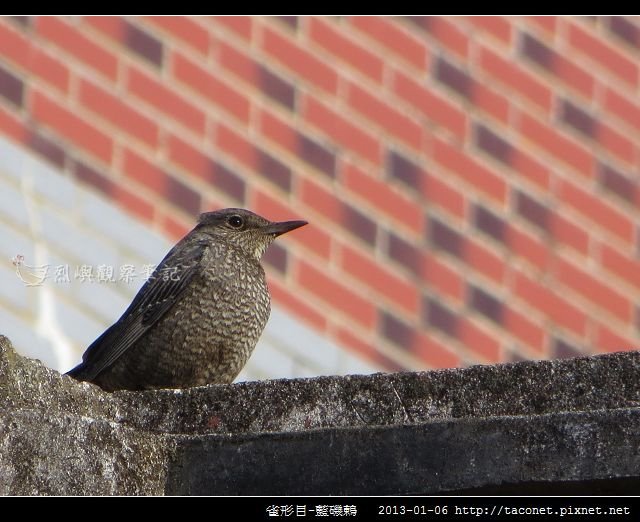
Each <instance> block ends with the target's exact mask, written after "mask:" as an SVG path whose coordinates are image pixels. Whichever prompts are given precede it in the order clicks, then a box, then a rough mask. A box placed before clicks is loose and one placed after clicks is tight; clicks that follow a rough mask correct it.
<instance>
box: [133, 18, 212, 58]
mask: <svg viewBox="0 0 640 522" xmlns="http://www.w3.org/2000/svg"><path fill="white" fill-rule="evenodd" d="M144 20H145V21H146V22H148V23H150V24H152V25H154V26H155V27H158V28H160V29H162V30H163V31H164V32H166V33H168V34H170V35H171V36H173V37H175V38H177V39H179V40H180V41H181V42H183V43H185V44H187V45H188V46H189V47H191V48H192V49H195V50H196V51H199V52H201V53H202V54H205V55H206V54H207V53H208V52H209V32H208V31H207V30H206V29H205V28H204V27H202V26H201V25H199V24H198V23H196V22H195V21H193V20H192V19H191V18H189V17H187V16H145V17H144Z"/></svg>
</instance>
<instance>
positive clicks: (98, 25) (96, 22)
mask: <svg viewBox="0 0 640 522" xmlns="http://www.w3.org/2000/svg"><path fill="white" fill-rule="evenodd" d="M83 22H84V23H85V24H87V25H89V26H91V27H93V28H94V29H97V30H98V31H100V32H101V33H102V34H104V35H107V36H108V37H110V38H111V39H112V40H115V41H116V42H121V43H124V41H125V39H126V36H127V26H126V22H125V21H124V19H123V18H121V17H119V16H86V17H85V18H84V20H83Z"/></svg>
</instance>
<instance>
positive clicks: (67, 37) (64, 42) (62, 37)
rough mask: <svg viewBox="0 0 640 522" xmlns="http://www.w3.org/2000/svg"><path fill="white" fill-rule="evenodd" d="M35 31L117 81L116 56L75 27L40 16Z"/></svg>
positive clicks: (58, 20) (57, 19) (53, 18)
mask: <svg viewBox="0 0 640 522" xmlns="http://www.w3.org/2000/svg"><path fill="white" fill-rule="evenodd" d="M35 29H36V32H37V33H38V34H39V35H40V36H41V37H43V38H45V39H47V40H49V41H51V42H53V43H54V44H55V45H57V46H58V47H60V48H62V49H64V50H65V51H66V52H67V53H69V54H71V55H73V56H75V57H76V58H77V59H78V60H80V61H82V62H83V63H84V64H85V65H87V66H88V67H91V68H92V69H94V70H95V71H97V72H99V73H100V74H103V75H104V76H106V77H108V78H110V79H111V80H115V79H116V77H117V74H118V60H117V58H116V56H115V55H114V54H113V53H111V52H109V51H107V50H106V49H105V48H104V47H102V46H100V45H99V44H97V43H95V42H94V41H93V40H92V39H90V38H88V37H87V36H85V35H84V34H83V33H81V32H80V31H79V30H78V29H76V28H75V27H74V26H73V25H71V24H68V23H66V22H63V21H62V20H60V19H59V18H56V17H53V16H38V17H36V21H35Z"/></svg>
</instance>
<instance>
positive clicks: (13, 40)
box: [0, 17, 32, 65]
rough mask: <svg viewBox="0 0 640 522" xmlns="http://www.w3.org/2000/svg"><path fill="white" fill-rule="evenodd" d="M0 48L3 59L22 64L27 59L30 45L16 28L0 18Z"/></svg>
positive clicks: (30, 48) (30, 49) (30, 50)
mask: <svg viewBox="0 0 640 522" xmlns="http://www.w3.org/2000/svg"><path fill="white" fill-rule="evenodd" d="M3 18H4V17H3ZM0 49H2V58H3V59H7V60H10V61H12V62H14V63H15V64H16V65H22V64H24V63H26V62H27V61H28V60H29V54H30V53H31V52H32V45H31V43H30V42H29V40H28V39H27V38H25V37H24V36H23V35H22V34H21V33H19V32H18V31H17V29H15V28H14V27H13V26H12V25H10V24H8V23H6V22H5V21H4V19H0Z"/></svg>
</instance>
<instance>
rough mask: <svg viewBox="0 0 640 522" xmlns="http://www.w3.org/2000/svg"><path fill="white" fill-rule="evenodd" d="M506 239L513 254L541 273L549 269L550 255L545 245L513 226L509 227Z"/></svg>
mask: <svg viewBox="0 0 640 522" xmlns="http://www.w3.org/2000/svg"><path fill="white" fill-rule="evenodd" d="M508 237H509V240H508V243H509V247H510V248H511V250H512V251H513V253H515V254H516V255H517V256H519V257H522V258H524V259H526V260H527V261H529V262H530V263H531V264H533V266H535V267H536V268H537V269H538V270H540V271H541V272H544V271H546V270H547V269H548V268H549V264H550V261H551V255H550V253H549V248H548V246H547V245H546V244H544V243H542V242H541V241H539V240H538V239H536V238H534V237H533V236H531V235H529V234H528V233H526V232H523V231H521V230H518V229H517V228H515V227H514V226H510V227H509V233H508Z"/></svg>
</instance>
